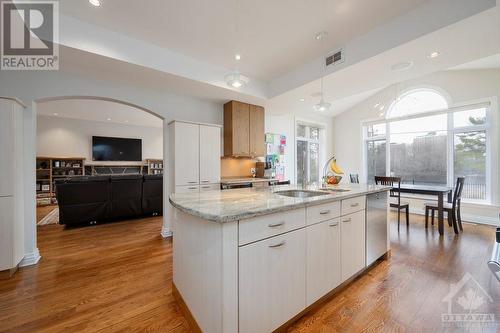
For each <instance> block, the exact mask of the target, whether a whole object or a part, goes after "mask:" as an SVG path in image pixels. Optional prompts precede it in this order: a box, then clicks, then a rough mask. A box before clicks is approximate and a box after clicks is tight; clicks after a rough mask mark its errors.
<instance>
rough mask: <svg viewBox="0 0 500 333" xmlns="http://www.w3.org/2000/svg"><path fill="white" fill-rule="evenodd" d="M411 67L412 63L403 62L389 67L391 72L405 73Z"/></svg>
mask: <svg viewBox="0 0 500 333" xmlns="http://www.w3.org/2000/svg"><path fill="white" fill-rule="evenodd" d="M412 67H413V61H403V62H398V63H397V64H394V65H392V66H391V71H395V72H400V71H405V70H408V69H410V68H412Z"/></svg>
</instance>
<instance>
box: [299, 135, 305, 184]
mask: <svg viewBox="0 0 500 333" xmlns="http://www.w3.org/2000/svg"><path fill="white" fill-rule="evenodd" d="M304 175H307V141H300V140H297V184H299V185H302V182H303V179H304Z"/></svg>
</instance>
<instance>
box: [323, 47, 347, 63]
mask: <svg viewBox="0 0 500 333" xmlns="http://www.w3.org/2000/svg"><path fill="white" fill-rule="evenodd" d="M344 60H345V59H344V49H338V50H335V51H333V52H331V53H330V54H329V55H328V56H327V57H326V58H325V64H326V67H328V66H331V65H338V64H341V63H343V62H344Z"/></svg>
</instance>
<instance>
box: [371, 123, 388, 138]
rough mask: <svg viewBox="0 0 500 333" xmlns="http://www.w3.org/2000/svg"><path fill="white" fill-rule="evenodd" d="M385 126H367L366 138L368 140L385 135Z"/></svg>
mask: <svg viewBox="0 0 500 333" xmlns="http://www.w3.org/2000/svg"><path fill="white" fill-rule="evenodd" d="M385 129H386V124H385V123H384V124H375V125H369V126H367V136H368V137H369V138H371V137H374V136H379V135H385Z"/></svg>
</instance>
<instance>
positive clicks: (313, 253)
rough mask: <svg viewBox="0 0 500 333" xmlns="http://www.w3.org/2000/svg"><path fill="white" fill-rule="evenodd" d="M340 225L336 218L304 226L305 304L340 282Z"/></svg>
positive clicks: (315, 299)
mask: <svg viewBox="0 0 500 333" xmlns="http://www.w3.org/2000/svg"><path fill="white" fill-rule="evenodd" d="M340 227H341V225H340V219H339V218H336V219H332V220H329V221H325V222H321V223H318V224H314V225H311V226H308V227H307V228H306V244H307V247H306V258H307V267H306V272H307V278H306V281H307V287H306V295H307V306H309V305H311V304H313V303H314V302H316V301H317V300H318V299H320V298H321V297H323V296H324V295H326V294H327V293H328V292H330V291H331V290H333V289H335V287H337V286H338V285H339V284H340V282H341V266H340Z"/></svg>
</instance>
